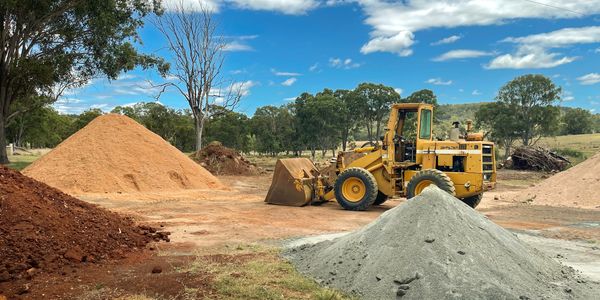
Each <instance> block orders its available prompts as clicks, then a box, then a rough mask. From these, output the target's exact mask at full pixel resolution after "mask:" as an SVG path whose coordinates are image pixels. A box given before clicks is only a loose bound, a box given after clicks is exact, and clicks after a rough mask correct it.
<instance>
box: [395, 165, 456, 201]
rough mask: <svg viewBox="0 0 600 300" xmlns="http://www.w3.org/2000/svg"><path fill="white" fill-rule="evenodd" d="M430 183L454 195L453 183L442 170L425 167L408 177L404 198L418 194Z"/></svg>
mask: <svg viewBox="0 0 600 300" xmlns="http://www.w3.org/2000/svg"><path fill="white" fill-rule="evenodd" d="M432 184H434V185H436V186H437V187H439V188H440V189H442V190H443V191H446V192H447V193H448V194H450V195H452V196H454V195H456V190H455V189H454V183H453V182H452V179H450V177H448V175H446V174H444V172H442V171H440V170H435V169H427V170H422V171H420V172H419V173H417V174H415V176H413V177H412V178H411V179H410V181H409V182H408V186H407V187H406V198H407V199H410V198H412V197H414V196H416V195H418V194H420V193H421V192H423V190H424V189H425V188H426V187H428V186H430V185H432Z"/></svg>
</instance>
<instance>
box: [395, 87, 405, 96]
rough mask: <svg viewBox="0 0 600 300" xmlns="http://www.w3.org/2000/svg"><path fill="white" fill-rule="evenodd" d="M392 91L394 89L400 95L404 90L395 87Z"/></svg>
mask: <svg viewBox="0 0 600 300" xmlns="http://www.w3.org/2000/svg"><path fill="white" fill-rule="evenodd" d="M394 91H396V93H398V95H402V92H404V90H403V89H401V88H395V89H394Z"/></svg>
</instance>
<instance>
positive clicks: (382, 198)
mask: <svg viewBox="0 0 600 300" xmlns="http://www.w3.org/2000/svg"><path fill="white" fill-rule="evenodd" d="M389 198H390V197H388V195H386V194H384V193H382V192H377V198H375V202H373V205H381V204H383V203H384V202H385V201H387V200H388V199H389Z"/></svg>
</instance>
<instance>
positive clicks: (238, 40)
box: [223, 35, 258, 52]
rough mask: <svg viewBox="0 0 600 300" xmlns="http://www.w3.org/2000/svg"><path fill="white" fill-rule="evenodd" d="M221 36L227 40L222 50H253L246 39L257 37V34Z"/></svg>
mask: <svg viewBox="0 0 600 300" xmlns="http://www.w3.org/2000/svg"><path fill="white" fill-rule="evenodd" d="M223 38H224V40H226V41H227V43H226V44H225V47H224V48H223V51H230V52H234V51H254V48H252V46H250V45H248V42H247V41H249V40H254V39H256V38H258V35H241V36H224V37H223Z"/></svg>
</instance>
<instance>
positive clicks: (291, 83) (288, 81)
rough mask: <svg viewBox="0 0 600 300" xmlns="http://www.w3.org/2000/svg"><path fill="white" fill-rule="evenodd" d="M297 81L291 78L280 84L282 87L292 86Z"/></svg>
mask: <svg viewBox="0 0 600 300" xmlns="http://www.w3.org/2000/svg"><path fill="white" fill-rule="evenodd" d="M297 80H298V79H296V78H295V77H292V78H288V79H287V80H285V81H284V82H282V83H281V85H283V86H292V85H293V84H294V83H296V81H297Z"/></svg>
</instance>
